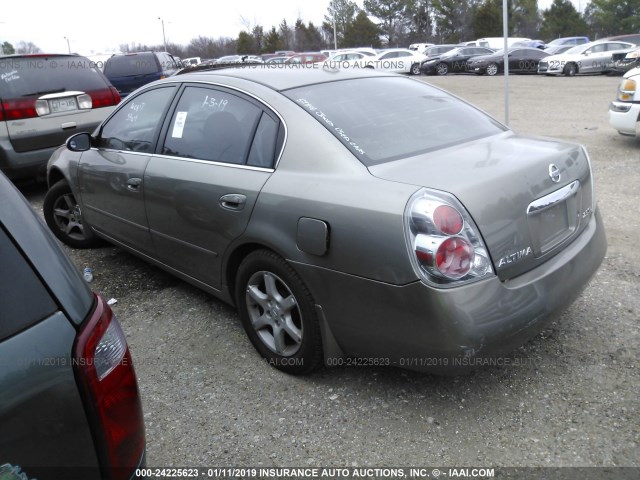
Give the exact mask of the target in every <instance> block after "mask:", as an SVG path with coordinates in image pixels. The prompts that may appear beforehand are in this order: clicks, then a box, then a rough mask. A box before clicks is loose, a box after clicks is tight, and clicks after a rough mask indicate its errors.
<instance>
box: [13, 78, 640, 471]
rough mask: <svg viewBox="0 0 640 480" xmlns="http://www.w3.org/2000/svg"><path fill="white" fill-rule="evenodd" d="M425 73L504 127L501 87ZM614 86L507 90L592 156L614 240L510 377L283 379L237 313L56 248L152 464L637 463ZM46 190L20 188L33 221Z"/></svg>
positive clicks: (625, 205)
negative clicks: (90, 312)
mask: <svg viewBox="0 0 640 480" xmlns="http://www.w3.org/2000/svg"><path fill="white" fill-rule="evenodd" d="M420 78H421V79H422V80H427V81H430V82H432V83H434V84H437V85H439V86H441V87H443V88H445V89H448V90H450V91H452V92H453V93H455V94H457V95H459V96H460V97H462V98H464V99H466V100H469V101H471V102H472V103H474V104H476V105H478V106H479V107H480V108H482V109H484V110H485V111H487V112H489V113H490V114H492V115H493V116H494V117H496V118H497V119H499V120H503V119H504V106H503V93H502V87H503V82H504V79H503V77H476V76H464V75H459V76H449V77H429V78H426V77H420ZM618 82H619V78H616V77H607V76H592V77H575V78H550V77H537V76H516V77H511V78H510V91H511V97H510V98H511V109H510V119H511V121H510V126H511V127H512V128H513V129H514V130H516V131H518V132H521V133H528V134H534V135H544V136H554V137H558V138H562V139H565V140H571V141H577V142H581V143H584V144H586V145H587V147H588V149H589V152H590V154H591V158H592V162H593V166H594V170H595V178H596V189H597V190H596V191H597V194H598V198H599V205H600V207H601V209H602V213H603V217H604V221H605V224H606V228H607V234H608V239H609V250H608V254H607V257H606V259H605V261H604V263H603V265H602V268H601V269H600V271H599V273H598V274H597V276H596V277H595V278H594V279H593V281H592V283H591V285H590V286H589V288H588V289H587V290H586V291H585V292H584V294H583V295H582V296H581V297H580V298H579V300H578V301H577V302H576V303H575V304H574V305H573V306H572V307H571V308H570V309H569V310H568V311H567V312H566V313H565V314H564V315H563V317H562V318H561V319H560V321H558V322H557V323H555V324H553V325H552V326H551V327H550V328H549V329H547V330H546V331H545V332H543V333H542V334H541V335H539V336H538V337H537V338H535V339H534V340H533V341H531V342H530V343H529V344H527V345H526V346H524V347H522V348H520V349H519V350H517V351H515V352H513V354H512V355H510V356H509V357H508V358H509V359H510V360H509V361H510V363H511V365H504V366H496V367H490V368H486V369H482V370H479V371H476V372H474V373H473V374H471V375H469V376H466V377H460V378H440V377H434V376H427V375H420V374H416V373H412V372H406V371H402V370H398V369H392V368H355V367H354V368H335V369H323V370H321V371H319V372H317V373H315V374H313V375H311V376H308V377H303V378H295V377H290V376H287V375H285V374H282V373H280V372H278V371H276V370H274V369H273V368H271V367H269V366H268V365H267V364H265V363H264V362H263V361H261V359H260V358H259V357H258V355H257V354H256V353H255V352H254V350H253V348H252V346H251V345H250V343H249V341H248V340H247V338H246V337H245V334H244V332H243V330H242V327H241V326H240V324H239V322H238V320H237V318H236V315H235V312H234V310H233V309H232V308H230V307H228V306H226V305H224V304H222V303H220V302H218V301H217V300H215V299H213V298H211V297H210V296H208V295H206V294H204V293H202V292H201V291H199V290H197V289H196V288H194V287H191V286H190V285H188V284H186V283H184V282H182V281H179V280H177V279H174V278H173V277H171V276H170V275H168V274H166V273H164V272H162V271H160V270H158V269H156V268H154V267H150V266H148V265H147V264H145V263H143V262H142V261H140V260H138V259H137V258H135V257H133V256H131V255H129V254H127V253H124V252H122V251H121V250H119V249H117V248H113V247H105V248H100V249H96V250H89V251H70V250H68V251H69V252H70V254H71V256H72V258H73V259H74V261H75V262H76V263H77V265H78V267H79V268H83V267H84V266H86V265H89V266H91V267H92V268H93V270H94V275H95V280H94V282H93V283H92V287H93V288H94V289H95V290H98V291H100V292H102V294H103V295H104V296H105V297H106V298H107V299H108V298H112V297H113V298H116V299H117V300H118V303H117V304H116V305H115V306H114V310H115V312H116V314H117V315H118V317H119V319H120V321H121V322H122V324H123V327H124V329H125V331H126V334H127V337H128V340H129V343H130V345H131V348H132V351H133V355H134V361H135V363H136V368H137V372H138V375H139V382H140V389H141V392H142V397H143V404H144V411H145V420H146V426H147V441H148V446H147V448H148V464H149V465H150V466H183V467H189V466H227V467H234V466H237V467H243V466H244V467H246V466H255V467H261V466H262V467H284V466H298V467H306V466H320V467H326V466H340V467H352V466H373V467H382V466H387V467H388V466H469V467H474V466H475V467H488V466H494V467H505V466H541V467H543V466H555V467H562V466H628V467H631V466H633V467H639V466H640V454H639V452H640V414H639V412H638V404H639V403H638V391H639V389H640V378H639V374H640V368H639V365H638V358H639V353H640V335H639V322H638V317H639V316H640V299H639V297H640V295H639V292H640V249H639V248H638V244H637V242H638V241H640V224H639V221H638V211H639V210H638V205H639V204H640V140H637V139H633V138H625V137H622V136H620V135H618V134H617V133H616V132H615V131H614V130H612V129H611V128H610V127H609V125H608V123H607V106H608V103H609V101H610V100H612V99H613V97H614V95H615V90H616V86H617V84H618ZM43 191H44V190H43V188H42V187H33V186H26V187H23V192H24V193H25V194H26V195H27V197H28V198H30V200H31V202H32V204H33V205H34V207H35V208H36V209H38V210H40V209H41V204H42V196H43ZM635 472H636V473H637V470H636V471H635ZM612 475H613V476H611V477H609V476H603V477H602V478H620V476H618V475H617V474H616V473H615V472H614V473H613V474H612Z"/></svg>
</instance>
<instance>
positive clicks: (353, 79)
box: [0, 47, 640, 480]
mask: <svg viewBox="0 0 640 480" xmlns="http://www.w3.org/2000/svg"><path fill="white" fill-rule="evenodd" d="M473 48H478V47H473ZM518 48H519V47H518ZM589 48H590V47H589ZM359 53H360V54H362V55H363V56H362V57H358V58H354V59H348V58H347V57H346V56H347V55H351V53H349V52H341V53H340V55H345V57H344V58H343V57H337V58H336V59H335V60H334V62H335V63H342V62H349V61H352V60H360V59H362V58H364V57H369V58H371V59H373V61H374V62H377V63H374V64H373V65H374V66H376V65H377V66H379V69H384V68H385V62H387V63H386V65H387V66H389V65H391V64H392V63H393V62H396V66H397V65H400V64H402V65H404V66H403V68H406V69H407V73H416V72H415V70H413V68H414V67H415V65H416V63H417V62H415V61H413V58H414V57H413V56H412V54H410V55H407V52H406V51H405V50H404V49H392V50H388V51H385V52H382V53H379V54H377V55H367V54H365V53H362V52H359ZM409 53H411V51H409ZM145 57H148V55H146V54H145V55H138V54H132V55H123V56H117V59H118V61H121V60H123V59H124V60H123V65H124V66H126V65H127V64H128V65H134V66H136V63H135V62H133V63H132V60H134V59H138V60H139V61H140V62H142V61H143V59H144V58H145ZM160 58H161V56H160V55H158V54H153V63H154V64H155V65H156V66H158V64H159V63H160ZM332 58H335V57H332ZM365 61H366V60H365ZM85 62H89V61H88V60H87V59H86V58H84V57H79V56H74V55H29V56H11V57H2V58H0V100H1V106H0V122H1V126H2V127H3V128H2V129H0V147H1V148H0V167H1V168H2V170H3V171H4V172H6V173H8V174H9V175H10V176H12V177H14V178H18V177H20V176H24V175H28V174H31V173H33V172H35V171H36V167H38V168H42V167H43V165H44V163H46V162H47V160H49V163H48V171H47V175H48V176H47V180H48V183H49V190H48V193H47V195H46V198H45V202H44V206H43V210H44V214H45V219H46V221H47V224H48V225H49V227H50V230H51V231H53V232H54V233H55V235H56V236H57V237H58V238H59V239H61V240H62V241H64V242H65V243H67V244H68V245H70V246H73V247H88V246H91V245H93V244H95V242H96V241H97V240H98V239H106V240H109V241H111V242H113V243H115V244H117V245H119V246H121V247H123V248H126V249H127V250H129V251H132V252H134V253H136V254H139V255H142V256H143V257H144V258H146V259H147V260H150V261H152V262H153V263H155V264H156V265H158V266H160V267H162V268H166V269H167V270H170V271H172V272H173V273H174V274H177V275H178V276H180V277H181V278H184V279H186V280H188V281H191V282H193V283H195V284H197V285H198V286H199V287H201V288H204V289H205V290H206V291H208V292H210V293H212V294H214V295H216V296H218V297H220V298H221V299H223V300H225V301H228V302H231V303H235V304H236V306H237V307H238V310H239V315H240V318H241V321H242V323H243V326H244V328H245V330H246V331H247V335H248V336H249V338H250V340H251V342H252V343H253V344H254V345H255V347H256V349H257V351H258V352H259V353H260V354H261V355H262V356H263V357H265V358H266V359H268V360H269V363H270V364H272V365H274V366H276V367H277V368H280V369H282V370H284V371H287V372H290V373H304V372H308V371H310V370H311V369H313V368H314V367H317V366H318V365H320V364H321V363H322V361H323V360H325V359H326V358H329V356H332V357H333V358H334V359H335V358H342V356H349V357H351V356H358V355H359V356H361V357H362V356H364V358H376V359H380V360H381V361H384V359H389V360H388V361H389V362H390V361H391V360H390V359H392V358H400V359H406V358H407V357H411V358H417V359H419V358H433V359H434V361H437V360H441V362H440V363H434V365H436V364H437V365H445V364H444V361H445V360H446V361H449V360H450V359H452V358H459V357H458V355H462V356H463V358H466V359H469V358H473V356H474V355H478V354H479V352H480V350H481V351H482V354H483V355H485V354H487V352H498V351H503V350H505V349H507V350H508V349H509V348H513V347H515V346H517V345H520V344H521V343H522V342H524V341H525V340H526V339H527V338H530V337H531V336H532V335H535V334H536V332H538V331H539V330H540V328H542V327H543V326H544V324H545V321H548V320H549V319H551V318H552V316H553V315H554V314H555V312H559V311H561V310H562V309H563V308H565V307H566V306H567V305H568V304H569V303H570V302H571V300H572V299H573V298H575V294H576V292H578V291H580V289H581V288H582V287H583V286H584V285H585V284H586V282H587V281H588V279H589V278H590V277H591V276H592V275H593V273H594V272H595V271H596V270H597V268H598V265H599V264H600V262H601V261H602V258H603V256H604V253H605V250H606V240H605V236H604V229H603V226H602V222H601V219H600V215H599V213H598V210H597V207H596V203H595V199H594V198H592V195H591V191H592V188H591V185H592V176H591V167H590V164H589V161H588V155H587V153H586V151H585V150H584V149H583V148H582V147H580V146H578V145H573V144H569V143H565V142H557V143H552V142H550V141H548V140H545V141H544V142H542V141H539V140H536V139H534V138H527V137H523V136H520V135H516V134H514V133H513V132H511V131H509V130H508V129H507V128H506V127H504V126H501V125H499V124H498V123H496V122H494V121H493V120H491V119H490V118H488V117H486V116H485V115H484V114H482V113H481V112H479V111H477V110H476V109H474V108H471V107H470V106H468V105H466V104H465V103H464V102H462V101H460V100H459V99H456V98H453V97H450V96H448V95H447V94H446V93H445V92H443V91H441V90H438V89H434V88H432V87H430V86H428V85H426V84H423V83H422V82H411V81H407V80H406V79H403V78H400V77H399V76H397V75H390V74H386V73H383V72H372V74H371V75H362V72H354V71H353V70H351V71H348V69H345V71H337V72H336V71H333V69H332V68H326V69H309V70H311V71H304V69H291V70H290V71H288V72H278V71H277V69H266V70H265V71H258V70H257V69H242V70H241V69H238V70H235V71H230V72H225V73H224V74H222V75H221V74H218V73H216V72H215V71H213V72H201V73H193V74H191V73H189V72H186V73H185V74H184V75H181V76H179V77H176V76H173V77H170V78H166V79H164V80H160V81H159V82H156V83H149V84H147V85H146V86H144V87H143V88H141V89H138V90H136V91H135V92H132V93H130V94H129V95H126V98H125V99H124V101H123V102H120V100H121V94H120V93H119V92H118V90H117V89H116V88H114V87H113V85H112V84H111V82H110V81H109V79H108V78H107V77H105V75H104V74H103V73H102V72H101V71H100V69H98V68H96V67H95V66H91V65H90V64H89V63H86V64H85ZM155 62H158V63H155ZM421 64H422V63H420V65H421ZM363 65H365V63H363ZM407 65H408V67H407ZM337 68H338V69H339V67H337ZM394 68H395V67H394ZM106 70H107V73H109V70H110V69H106ZM114 71H115V72H116V73H119V75H118V76H121V77H124V76H126V75H121V74H122V73H124V67H123V69H121V70H119V69H117V68H114ZM154 72H155V73H154V74H156V73H157V72H158V71H154ZM163 72H164V71H163ZM150 73H152V72H150ZM281 73H282V75H281ZM161 75H164V73H162V74H161ZM283 81H286V82H285V84H286V88H282V85H283ZM639 81H640V71H639V70H638V69H636V70H633V71H630V72H628V73H627V74H626V75H625V78H624V79H623V81H622V83H621V85H620V89H619V92H618V97H617V99H616V102H614V103H613V104H612V106H611V109H610V116H611V118H612V125H614V126H616V128H618V130H619V131H621V133H625V134H634V133H636V132H637V131H638V130H637V127H638V115H640V111H639V109H640V107H639V105H640V97H639V96H638V95H639V93H638V88H637V85H638V82H639ZM122 88H123V90H122V95H124V94H126V93H128V92H127V91H126V89H127V88H130V87H122ZM117 104H118V105H117ZM116 105H117V106H116ZM344 105H349V106H350V108H344ZM417 106H418V108H416V107H417ZM420 107H421V108H420ZM318 112H321V113H322V115H319V114H318ZM425 128H427V129H428V131H426V132H425V130H424V129H425ZM69 136H70V137H71V138H69V139H68V140H66V142H65V139H66V137H69ZM287 139H288V140H287ZM61 144H64V146H61V147H60V145H61ZM310 145H311V146H312V148H309V146H310ZM514 149H515V150H517V151H519V152H521V154H522V155H523V156H529V157H528V160H529V161H527V162H521V161H518V162H516V163H517V165H516V164H515V163H514V164H513V165H512V169H511V170H509V171H508V172H507V173H505V172H506V170H505V169H504V168H503V167H504V164H505V162H510V161H511V160H513V158H514V157H513V155H508V156H506V157H505V156H504V155H502V153H500V152H505V151H508V152H512V151H514ZM477 155H484V156H485V157H486V162H482V163H483V167H482V168H480V169H478V168H477V165H476V164H477V161H476V159H477ZM468 159H473V161H468ZM520 159H521V158H520V157H518V160H520ZM399 160H400V161H399ZM541 160H543V161H541ZM569 160H570V161H569ZM441 165H453V166H452V168H451V169H449V170H447V169H442V168H440V166H441ZM487 165H489V166H491V165H497V166H498V167H497V168H494V169H493V170H491V169H490V170H487ZM434 171H438V172H439V174H438V175H435V176H434V175H432V174H431V173H432V172H434ZM425 172H427V173H425ZM460 172H468V173H466V174H464V175H463V176H462V177H461V173H460ZM547 172H548V174H547ZM505 175H506V176H505ZM500 176H502V179H503V180H504V182H503V183H504V184H505V185H509V188H510V190H509V191H508V192H506V194H507V195H509V201H507V202H502V204H501V206H500V208H499V209H498V210H496V208H495V199H493V198H492V197H491V195H490V194H489V195H488V196H487V194H486V192H490V191H491V189H490V188H489V189H488V188H487V186H488V185H491V184H492V183H494V182H495V179H496V178H498V177H500ZM337 179H338V180H337ZM531 185H534V186H535V188H531ZM530 191H535V192H537V193H536V196H535V198H534V197H529V196H527V195H523V192H530ZM336 192H338V193H339V194H336ZM385 192H387V193H388V194H385ZM447 192H451V193H447ZM0 204H2V205H3V208H2V209H0V255H1V264H2V266H3V268H2V269H0V288H1V291H2V301H1V302H0V365H1V366H2V369H3V370H2V371H3V376H2V378H0V391H1V392H2V394H1V397H2V399H3V401H2V402H0V452H2V456H1V457H0V463H2V462H8V463H6V464H3V465H0V473H3V474H5V475H6V476H8V478H24V477H25V476H28V477H30V478H33V477H37V478H40V479H41V480H48V479H59V478H66V479H73V478H85V479H91V478H96V479H98V478H102V479H105V478H112V479H121V478H122V479H125V478H131V476H132V475H133V474H134V473H135V469H136V468H137V467H140V466H143V465H144V463H145V435H144V421H143V416H142V410H141V406H140V405H141V403H140V397H139V393H138V389H137V385H136V375H135V371H134V368H133V365H132V362H131V355H130V352H129V349H128V347H127V343H126V339H125V335H124V334H123V332H122V329H121V328H120V326H119V323H118V321H117V319H116V318H115V316H114V314H113V312H112V311H111V309H110V308H109V306H108V305H107V304H106V302H105V301H104V300H103V299H102V298H100V297H99V296H97V295H94V294H93V293H92V292H91V291H90V290H89V288H88V286H87V285H86V283H84V281H83V279H82V277H81V276H80V275H79V273H78V271H77V269H76V268H75V267H74V266H73V265H72V264H71V262H70V261H69V260H68V258H67V257H66V256H65V255H64V253H63V252H62V250H61V249H60V248H59V246H58V245H57V243H56V242H55V241H54V239H53V237H52V236H51V233H50V232H49V231H47V230H45V228H44V226H43V225H42V223H41V222H40V221H39V219H38V217H37V215H36V214H35V212H33V210H32V209H31V208H30V206H29V205H28V203H27V202H26V201H25V200H24V198H22V197H21V196H20V194H19V192H18V191H17V190H16V189H15V187H13V185H11V183H10V182H9V181H8V180H7V179H6V178H5V177H4V176H3V175H2V174H0ZM550 209H551V210H550ZM549 211H551V212H552V213H553V215H550V214H548V212H549ZM569 211H578V212H579V215H577V216H576V215H567V214H566V213H567V212H569ZM363 212H365V213H366V216H367V219H366V220H367V221H364V220H363V221H360V222H356V223H354V221H353V219H354V218H356V217H358V218H363V217H362V215H363ZM543 212H546V213H544V214H543ZM567 219H568V220H567ZM567 222H568V223H567ZM354 225H355V227H354ZM527 232H528V233H527ZM524 233H526V235H524ZM525 237H526V238H525ZM372 238H374V239H378V240H379V241H374V242H372V241H371V239H372ZM505 245H506V246H507V247H505ZM363 246H364V247H363ZM371 259H376V260H375V261H371ZM524 273H527V274H528V275H529V276H530V278H535V281H533V282H530V281H527V282H521V285H519V286H518V285H515V286H512V287H510V288H504V286H503V282H505V281H507V280H511V279H514V278H518V276H519V275H522V274H524ZM558 279H570V281H558ZM515 283H518V282H514V284H515ZM344 292H349V295H345V294H344ZM354 292H355V293H356V294H353V293H354ZM363 298H365V299H367V301H365V302H363V301H362V299H363ZM523 298H525V299H527V301H526V302H522V299H523ZM469 299H472V300H473V301H470V300H469ZM474 299H475V300H474ZM407 305H409V306H410V307H407ZM460 305H464V309H461V308H459V306H460ZM496 305H499V306H500V308H496ZM470 317H471V318H474V319H477V322H475V323H473V324H470V323H469V321H468V319H469V318H470ZM389 319H393V322H390V321H389ZM433 332H439V334H438V335H434V333H433ZM513 332H515V333H513ZM416 339H418V340H419V341H416ZM461 346H463V347H461ZM492 349H495V350H492ZM385 364H388V363H380V365H385ZM396 364H397V365H399V366H411V365H407V364H404V365H403V364H402V363H396ZM376 365H377V364H376ZM414 368H417V367H416V366H415V365H414ZM61 438H63V439H64V441H61ZM79 465H81V466H83V467H84V469H77V468H70V467H77V466H79ZM54 466H61V467H65V468H66V469H65V470H55V469H53V468H51V467H54ZM40 467H48V468H47V469H40ZM10 475H12V476H10ZM3 478H4V477H3Z"/></svg>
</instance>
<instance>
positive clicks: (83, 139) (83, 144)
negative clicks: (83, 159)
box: [66, 132, 91, 152]
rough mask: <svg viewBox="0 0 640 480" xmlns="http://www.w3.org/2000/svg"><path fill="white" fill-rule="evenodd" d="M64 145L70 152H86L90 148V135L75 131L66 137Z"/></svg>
mask: <svg viewBox="0 0 640 480" xmlns="http://www.w3.org/2000/svg"><path fill="white" fill-rule="evenodd" d="M66 146H67V148H68V149H69V150H71V151H72V152H86V151H87V150H89V149H90V148H91V135H90V134H88V133H85V132H83V133H76V134H75V135H72V136H71V137H69V138H68V139H67V142H66Z"/></svg>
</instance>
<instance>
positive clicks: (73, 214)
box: [42, 180, 100, 248]
mask: <svg viewBox="0 0 640 480" xmlns="http://www.w3.org/2000/svg"><path fill="white" fill-rule="evenodd" d="M42 210H43V212H44V219H45V221H46V222H47V225H48V226H49V228H50V229H51V231H52V232H53V234H54V235H55V236H56V237H57V238H58V239H59V240H60V241H61V242H62V243H65V244H67V245H69V246H70V247H73V248H89V247H94V246H96V245H98V244H99V243H100V240H99V239H98V237H96V236H95V234H94V233H93V231H92V230H91V227H90V226H89V225H88V224H87V223H86V222H85V221H84V219H83V218H82V211H81V210H80V205H79V204H78V202H77V201H76V197H75V196H74V195H73V192H72V191H71V187H69V184H68V183H67V182H66V181H65V180H60V181H59V182H57V183H56V184H54V185H53V186H52V187H51V188H50V189H49V191H48V192H47V193H46V195H45V197H44V203H43V205H42Z"/></svg>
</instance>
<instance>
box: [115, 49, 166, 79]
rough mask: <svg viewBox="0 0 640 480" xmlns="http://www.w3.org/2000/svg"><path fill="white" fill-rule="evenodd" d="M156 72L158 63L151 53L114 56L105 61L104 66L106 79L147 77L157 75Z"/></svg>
mask: <svg viewBox="0 0 640 480" xmlns="http://www.w3.org/2000/svg"><path fill="white" fill-rule="evenodd" d="M158 71H159V67H158V62H157V61H156V57H155V55H153V53H142V54H135V55H114V56H113V57H111V58H110V59H109V60H107V63H106V65H105V66H104V74H105V75H107V76H108V77H126V76H129V75H149V74H150V73H158Z"/></svg>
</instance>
